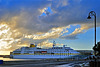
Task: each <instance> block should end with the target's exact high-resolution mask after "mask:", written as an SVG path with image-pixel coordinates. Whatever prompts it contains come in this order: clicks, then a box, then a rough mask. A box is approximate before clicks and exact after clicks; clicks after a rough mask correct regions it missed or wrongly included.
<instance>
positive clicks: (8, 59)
mask: <svg viewBox="0 0 100 67" xmlns="http://www.w3.org/2000/svg"><path fill="white" fill-rule="evenodd" d="M0 60H3V61H26V60H40V59H12V58H3V57H0Z"/></svg>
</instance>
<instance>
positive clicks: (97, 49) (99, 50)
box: [93, 42, 100, 55]
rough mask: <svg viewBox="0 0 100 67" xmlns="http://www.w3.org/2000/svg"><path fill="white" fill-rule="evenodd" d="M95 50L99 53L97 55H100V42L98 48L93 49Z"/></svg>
mask: <svg viewBox="0 0 100 67" xmlns="http://www.w3.org/2000/svg"><path fill="white" fill-rule="evenodd" d="M93 50H94V51H96V52H98V53H97V54H96V55H100V42H98V43H97V44H96V46H94V47H93Z"/></svg>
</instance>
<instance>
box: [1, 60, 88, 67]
mask: <svg viewBox="0 0 100 67" xmlns="http://www.w3.org/2000/svg"><path fill="white" fill-rule="evenodd" d="M83 66H84V67H89V66H88V61H56V62H55V61H42V60H41V61H24V62H5V63H4V64H1V65H0V67H83Z"/></svg>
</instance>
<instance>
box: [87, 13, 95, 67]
mask: <svg viewBox="0 0 100 67" xmlns="http://www.w3.org/2000/svg"><path fill="white" fill-rule="evenodd" d="M91 16H94V27H95V29H94V31H95V34H94V35H95V47H96V13H95V12H94V11H91V12H90V13H89V15H88V17H87V19H91ZM94 54H95V56H96V51H95V50H94ZM95 67H96V58H95Z"/></svg>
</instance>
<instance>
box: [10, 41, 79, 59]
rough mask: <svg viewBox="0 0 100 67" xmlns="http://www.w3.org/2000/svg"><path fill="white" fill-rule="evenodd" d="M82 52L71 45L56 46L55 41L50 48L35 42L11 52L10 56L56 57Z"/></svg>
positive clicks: (65, 56) (22, 57) (24, 57)
mask: <svg viewBox="0 0 100 67" xmlns="http://www.w3.org/2000/svg"><path fill="white" fill-rule="evenodd" d="M79 54H80V53H79V52H77V51H75V50H73V49H72V48H70V47H66V46H65V45H63V47H56V46H55V41H54V42H53V47H52V48H48V49H43V48H39V47H37V46H36V45H34V44H30V47H21V48H20V49H16V50H14V51H13V52H11V53H10V57H12V58H14V59H56V58H69V57H72V56H75V55H79Z"/></svg>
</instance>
